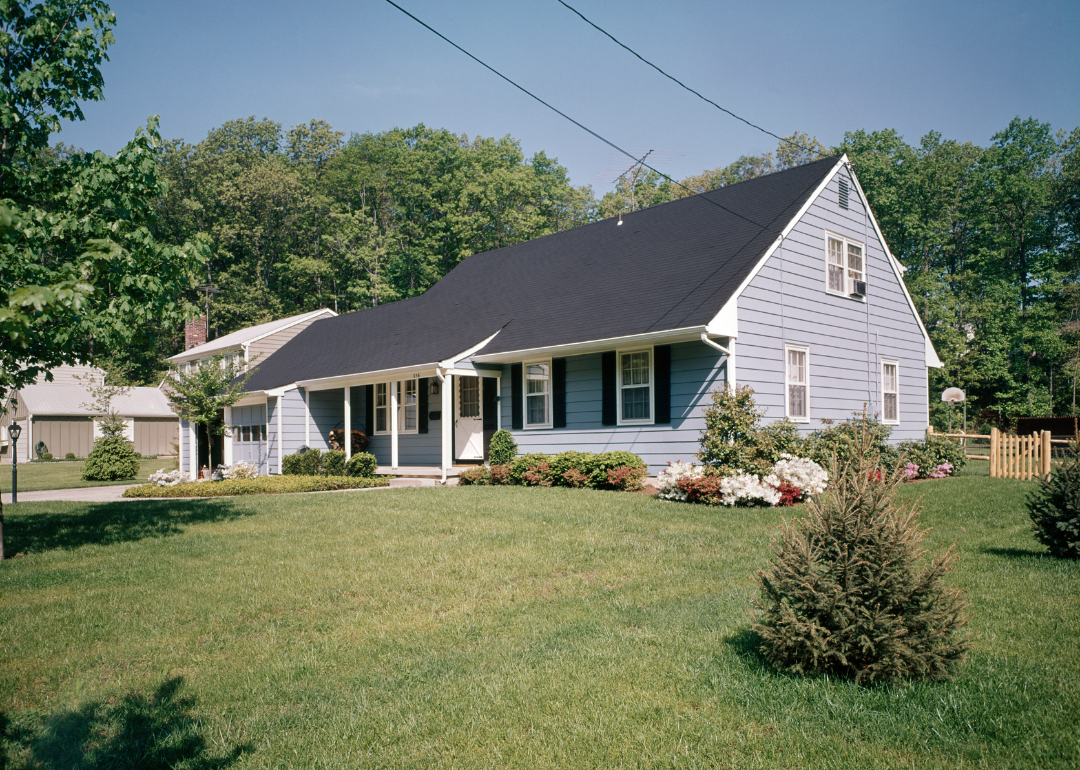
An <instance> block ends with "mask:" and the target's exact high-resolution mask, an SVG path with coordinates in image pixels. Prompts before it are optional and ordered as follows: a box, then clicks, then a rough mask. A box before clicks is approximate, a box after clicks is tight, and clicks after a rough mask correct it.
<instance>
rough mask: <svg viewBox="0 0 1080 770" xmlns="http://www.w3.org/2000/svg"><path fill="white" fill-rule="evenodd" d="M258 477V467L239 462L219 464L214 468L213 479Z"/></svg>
mask: <svg viewBox="0 0 1080 770" xmlns="http://www.w3.org/2000/svg"><path fill="white" fill-rule="evenodd" d="M258 477H259V469H258V468H256V467H255V466H254V465H252V464H251V463H245V462H239V463H234V464H233V465H219V466H218V467H217V468H215V469H214V473H213V476H211V478H213V480H214V481H222V480H223V479H255V478H258Z"/></svg>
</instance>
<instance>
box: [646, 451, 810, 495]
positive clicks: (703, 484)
mask: <svg viewBox="0 0 1080 770" xmlns="http://www.w3.org/2000/svg"><path fill="white" fill-rule="evenodd" d="M780 457H781V459H780V460H779V461H778V462H777V463H775V464H774V465H773V466H772V469H771V471H770V472H769V474H768V475H766V476H765V477H764V478H762V477H760V476H758V475H757V474H756V473H743V472H736V473H733V474H728V475H721V474H720V473H718V472H716V471H715V470H712V469H707V468H704V467H702V466H700V465H694V464H693V463H678V462H671V463H668V467H667V468H665V469H664V470H662V471H661V472H660V475H659V476H658V477H657V490H658V493H659V494H658V496H659V497H660V499H662V500H675V501H679V502H687V503H704V504H706V505H727V506H735V505H740V506H754V505H768V506H777V505H794V504H795V503H799V502H803V501H805V500H807V499H809V498H810V497H813V496H814V495H819V494H821V493H822V492H824V491H825V488H826V487H827V485H828V480H829V476H828V474H827V473H826V472H825V470H824V469H823V468H822V467H821V466H820V465H818V464H817V463H815V462H814V461H812V460H809V459H807V458H804V457H795V456H794V455H789V454H782V455H781V456H780Z"/></svg>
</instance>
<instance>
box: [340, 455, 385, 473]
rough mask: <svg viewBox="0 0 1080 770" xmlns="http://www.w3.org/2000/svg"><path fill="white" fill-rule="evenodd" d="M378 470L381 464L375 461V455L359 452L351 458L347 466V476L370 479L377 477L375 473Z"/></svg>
mask: <svg viewBox="0 0 1080 770" xmlns="http://www.w3.org/2000/svg"><path fill="white" fill-rule="evenodd" d="M378 469H379V462H378V461H377V460H376V459H375V455H373V454H371V453H370V452H357V453H356V454H354V455H353V456H352V457H350V458H349V462H348V464H346V466H345V475H346V476H356V477H359V478H362V479H370V478H374V477H375V471H377V470H378Z"/></svg>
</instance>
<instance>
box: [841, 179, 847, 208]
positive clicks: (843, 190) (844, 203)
mask: <svg viewBox="0 0 1080 770" xmlns="http://www.w3.org/2000/svg"><path fill="white" fill-rule="evenodd" d="M848 196H849V191H848V183H847V180H846V179H841V180H840V208H842V209H846V208H848Z"/></svg>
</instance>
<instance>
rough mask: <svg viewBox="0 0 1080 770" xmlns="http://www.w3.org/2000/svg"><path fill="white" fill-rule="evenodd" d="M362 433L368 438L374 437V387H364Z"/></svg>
mask: <svg viewBox="0 0 1080 770" xmlns="http://www.w3.org/2000/svg"><path fill="white" fill-rule="evenodd" d="M364 422H365V423H366V425H365V426H364V427H365V430H364V433H366V434H368V435H369V436H374V435H375V386H374V385H365V386H364Z"/></svg>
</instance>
